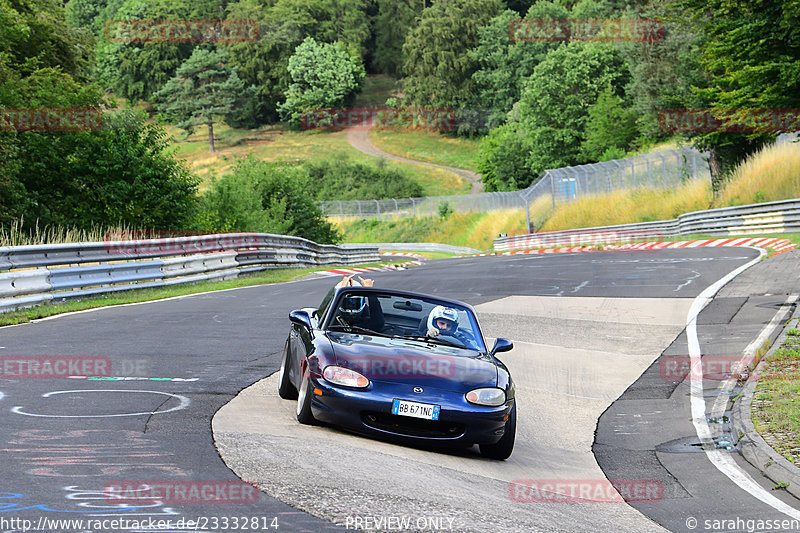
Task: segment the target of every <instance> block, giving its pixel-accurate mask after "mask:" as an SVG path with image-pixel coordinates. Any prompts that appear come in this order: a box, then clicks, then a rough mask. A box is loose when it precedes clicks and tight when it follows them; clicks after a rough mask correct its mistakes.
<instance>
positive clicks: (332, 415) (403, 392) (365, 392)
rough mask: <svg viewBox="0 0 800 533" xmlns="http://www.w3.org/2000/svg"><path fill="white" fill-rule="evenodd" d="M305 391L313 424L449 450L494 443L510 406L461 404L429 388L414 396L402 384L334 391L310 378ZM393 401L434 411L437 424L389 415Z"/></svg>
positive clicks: (461, 399) (459, 395) (463, 400)
mask: <svg viewBox="0 0 800 533" xmlns="http://www.w3.org/2000/svg"><path fill="white" fill-rule="evenodd" d="M311 385H313V387H314V389H315V391H314V393H313V394H312V399H311V412H312V414H313V415H314V418H316V419H317V420H320V421H322V422H326V423H329V424H332V425H336V426H341V427H344V428H347V429H350V430H352V431H355V432H357V433H362V434H367V435H376V436H384V437H391V438H395V439H401V440H411V441H418V442H419V441H424V442H439V443H443V444H452V445H471V444H493V443H496V442H497V441H498V440H499V439H500V438H501V437H502V436H503V434H504V432H505V425H506V420H508V416H509V413H510V411H511V407H512V405H513V402H514V400H513V399H511V400H509V401H507V402H506V403H505V404H504V405H502V406H500V407H483V406H479V405H473V404H471V403H469V402H467V400H466V398H465V397H464V394H462V393H457V392H451V391H444V390H440V389H433V388H429V387H423V392H422V393H417V392H414V387H412V386H410V385H407V384H395V383H386V382H377V381H373V382H371V383H370V385H369V386H368V387H367V388H366V389H351V388H347V387H340V386H337V385H333V384H331V383H329V382H327V381H325V380H324V379H313V378H312V380H311ZM395 399H398V400H409V401H413V402H419V403H426V404H433V405H438V406H440V408H441V409H440V412H439V419H438V420H436V421H434V420H423V419H419V418H414V417H408V416H402V415H393V414H392V403H393V401H394V400H395Z"/></svg>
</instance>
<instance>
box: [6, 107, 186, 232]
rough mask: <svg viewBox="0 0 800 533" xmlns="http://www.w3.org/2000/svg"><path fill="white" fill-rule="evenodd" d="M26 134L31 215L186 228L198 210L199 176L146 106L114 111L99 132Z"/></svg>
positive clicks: (42, 220)
mask: <svg viewBox="0 0 800 533" xmlns="http://www.w3.org/2000/svg"><path fill="white" fill-rule="evenodd" d="M22 135H23V136H25V137H26V139H25V143H24V144H23V145H22V147H21V149H20V152H19V158H20V160H21V162H22V163H23V165H24V168H25V173H24V174H23V183H24V185H25V188H26V191H27V197H28V206H27V209H26V211H25V217H26V220H30V221H35V220H37V219H38V221H39V224H41V225H63V226H70V227H78V228H89V227H93V226H96V225H117V224H123V225H126V226H131V227H136V228H157V229H184V228H185V227H186V224H187V223H188V222H189V221H190V220H191V218H192V216H193V213H194V206H195V199H196V196H195V194H196V191H197V179H196V178H195V177H194V176H193V175H192V174H191V172H190V171H189V169H188V167H187V166H186V165H185V163H183V162H179V161H176V160H175V159H174V158H173V157H172V156H171V155H169V154H168V152H167V149H168V148H169V145H170V142H169V138H168V136H167V134H166V132H165V131H164V129H163V128H162V127H160V126H159V125H157V124H154V123H150V122H148V118H147V114H146V113H144V112H141V111H134V110H123V111H120V112H117V113H106V114H105V115H104V118H103V127H102V129H100V130H99V131H90V132H75V133H49V134H48V133H44V134H38V133H24V134H22Z"/></svg>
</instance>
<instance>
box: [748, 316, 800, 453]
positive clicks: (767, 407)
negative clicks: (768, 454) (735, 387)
mask: <svg viewBox="0 0 800 533" xmlns="http://www.w3.org/2000/svg"><path fill="white" fill-rule="evenodd" d="M788 333H794V334H787V336H786V339H785V341H784V342H783V344H782V345H781V347H780V348H778V349H777V350H776V351H775V352H774V353H773V354H772V356H771V357H770V358H769V359H768V360H767V362H766V365H765V367H764V371H763V372H762V374H761V376H760V378H759V380H758V384H757V386H756V389H755V395H754V397H753V403H752V406H751V413H750V414H751V417H752V419H753V423H754V424H755V427H756V430H758V432H759V433H760V434H761V436H762V437H764V440H766V441H767V443H768V444H770V446H772V447H773V448H774V449H775V450H776V451H777V452H778V453H780V454H781V455H783V456H784V457H785V458H786V459H788V460H789V461H791V462H793V463H794V464H796V465H800V336H798V335H797V333H800V332H798V331H797V330H795V331H794V332H792V331H791V330H790V331H789V332H788Z"/></svg>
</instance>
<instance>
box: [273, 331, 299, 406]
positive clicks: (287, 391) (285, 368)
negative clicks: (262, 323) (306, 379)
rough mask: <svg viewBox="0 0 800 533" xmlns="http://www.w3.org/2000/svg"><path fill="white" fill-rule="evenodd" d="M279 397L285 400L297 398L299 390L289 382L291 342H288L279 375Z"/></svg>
mask: <svg viewBox="0 0 800 533" xmlns="http://www.w3.org/2000/svg"><path fill="white" fill-rule="evenodd" d="M278 396H280V397H281V398H283V399H284V400H294V399H295V398H297V389H296V388H295V386H294V385H292V382H291V381H289V341H286V346H285V347H284V349H283V357H282V358H281V369H280V371H279V374H278Z"/></svg>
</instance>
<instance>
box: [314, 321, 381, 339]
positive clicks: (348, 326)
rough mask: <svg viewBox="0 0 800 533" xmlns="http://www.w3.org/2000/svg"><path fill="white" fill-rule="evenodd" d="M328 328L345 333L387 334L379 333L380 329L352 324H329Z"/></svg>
mask: <svg viewBox="0 0 800 533" xmlns="http://www.w3.org/2000/svg"><path fill="white" fill-rule="evenodd" d="M328 330H333V331H339V330H341V331H344V332H346V333H354V332H356V333H366V334H367V335H377V336H379V337H387V336H388V335H386V334H384V333H381V332H380V331H375V330H372V329H369V328H362V327H361V326H354V325H352V324H331V325H330V326H328Z"/></svg>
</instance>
